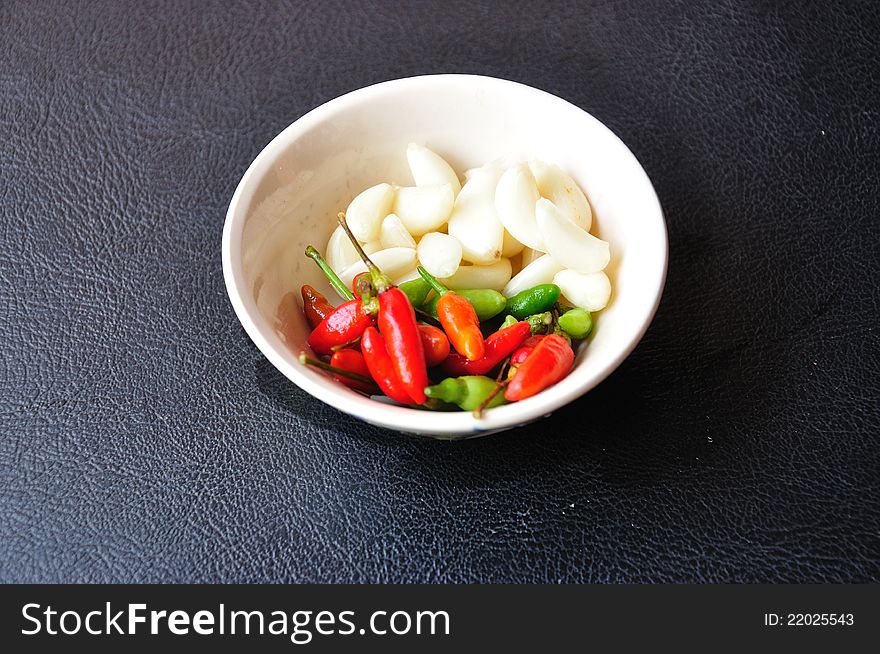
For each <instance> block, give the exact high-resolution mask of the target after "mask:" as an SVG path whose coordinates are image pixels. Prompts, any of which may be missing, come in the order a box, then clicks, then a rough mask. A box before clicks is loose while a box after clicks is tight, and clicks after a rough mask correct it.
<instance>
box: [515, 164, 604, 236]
mask: <svg viewBox="0 0 880 654" xmlns="http://www.w3.org/2000/svg"><path fill="white" fill-rule="evenodd" d="M529 170H531V171H532V174H533V175H534V176H535V183H536V184H537V185H538V192H539V193H540V194H541V195H542V196H543V197H545V198H547V199H548V200H550V202H552V203H553V204H555V205H556V207H557V208H558V209H559V212H560V213H561V214H562V215H563V216H565V217H566V218H568V219H569V220H570V221H571V222H573V223H574V224H575V225H577V226H578V227H580V228H581V229H583V230H585V231H590V225H591V224H592V222H593V212H592V210H591V209H590V203H589V202H587V196H585V195H584V192H583V191H581V189H580V187H578V185H577V182H575V181H574V180H573V179H572V178H571V177H569V176H568V175H567V174H566V173H565V172H564V171H563V170H562V168H560V167H559V166H556V165H554V164H548V163H544V162H543V161H538V160H537V159H533V160H531V161H530V162H529Z"/></svg>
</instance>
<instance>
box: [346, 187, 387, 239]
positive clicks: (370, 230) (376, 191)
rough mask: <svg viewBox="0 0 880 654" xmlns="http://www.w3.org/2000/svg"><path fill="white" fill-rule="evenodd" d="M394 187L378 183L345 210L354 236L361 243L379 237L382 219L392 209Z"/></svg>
mask: <svg viewBox="0 0 880 654" xmlns="http://www.w3.org/2000/svg"><path fill="white" fill-rule="evenodd" d="M393 202H394V187H393V186H391V184H376V185H375V186H371V187H370V188H368V189H367V190H366V191H364V192H362V193H361V194H359V195H358V196H357V197H356V198H355V199H354V200H352V201H351V204H349V205H348V209H347V210H346V212H345V220H346V222H347V223H348V228H349V229H350V230H351V233H352V234H354V237H355V238H356V239H357V240H358V241H360V242H361V243H368V242H369V241H375V240H377V239H378V238H379V230H380V229H381V227H382V219H383V218H384V217H385V216H387V215H388V214H389V212H390V211H391V205H392V203H393Z"/></svg>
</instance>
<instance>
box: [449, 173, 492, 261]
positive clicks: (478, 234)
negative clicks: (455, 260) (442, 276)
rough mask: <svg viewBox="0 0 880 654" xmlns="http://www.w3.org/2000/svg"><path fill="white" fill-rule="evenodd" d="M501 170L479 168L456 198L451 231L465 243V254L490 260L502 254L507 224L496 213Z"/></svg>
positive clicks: (450, 222) (467, 259) (460, 241)
mask: <svg viewBox="0 0 880 654" xmlns="http://www.w3.org/2000/svg"><path fill="white" fill-rule="evenodd" d="M499 177H501V171H500V170H499V169H497V168H490V167H486V168H476V169H474V170H472V171H470V174H469V176H468V179H467V181H466V182H465V185H464V187H462V189H461V192H460V193H459V194H458V197H457V198H456V199H455V205H454V207H453V209H452V216H450V218H449V234H450V236H454V237H455V238H456V239H458V242H459V243H461V251H462V258H464V260H465V261H470V262H471V263H476V264H489V263H494V262H496V261H498V259H500V258H501V250H502V245H503V238H504V227H503V226H502V225H501V222H500V221H499V220H498V215H497V214H496V213H495V186H496V185H497V184H498V178H499Z"/></svg>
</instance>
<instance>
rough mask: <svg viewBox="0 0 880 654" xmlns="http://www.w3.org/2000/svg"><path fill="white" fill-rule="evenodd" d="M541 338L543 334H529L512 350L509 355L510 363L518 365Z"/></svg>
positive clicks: (536, 345)
mask: <svg viewBox="0 0 880 654" xmlns="http://www.w3.org/2000/svg"><path fill="white" fill-rule="evenodd" d="M543 339H544V335H543V334H535V335H534V336H529V337H528V338H527V339H526V340H525V342H524V343H523V344H522V345H520V346H519V347H518V348H516V349H515V350H514V351H513V354H511V355H510V365H511V366H518V365H519V364H521V363H522V362H523V361H525V360H526V359H527V358H528V357H529V355H530V354H531V353H532V350H534V349H535V348H536V347H538V343H540V342H541V341H542V340H543Z"/></svg>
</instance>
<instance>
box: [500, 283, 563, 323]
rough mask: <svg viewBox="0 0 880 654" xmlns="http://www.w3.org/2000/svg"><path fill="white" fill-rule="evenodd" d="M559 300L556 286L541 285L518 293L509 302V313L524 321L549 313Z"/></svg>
mask: <svg viewBox="0 0 880 654" xmlns="http://www.w3.org/2000/svg"><path fill="white" fill-rule="evenodd" d="M558 299H559V287H558V286H557V285H556V284H539V285H538V286H533V287H532V288H527V289H526V290H524V291H522V292H520V293H517V294H516V295H514V296H513V297H512V298H510V299H508V300H507V313H509V314H510V315H512V316H514V317H516V318H520V319H523V318H525V317H526V316H532V315H534V314H536V313H543V312H544V311H549V310H550V309H551V308H552V307H553V305H554V304H556V301H557V300H558Z"/></svg>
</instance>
